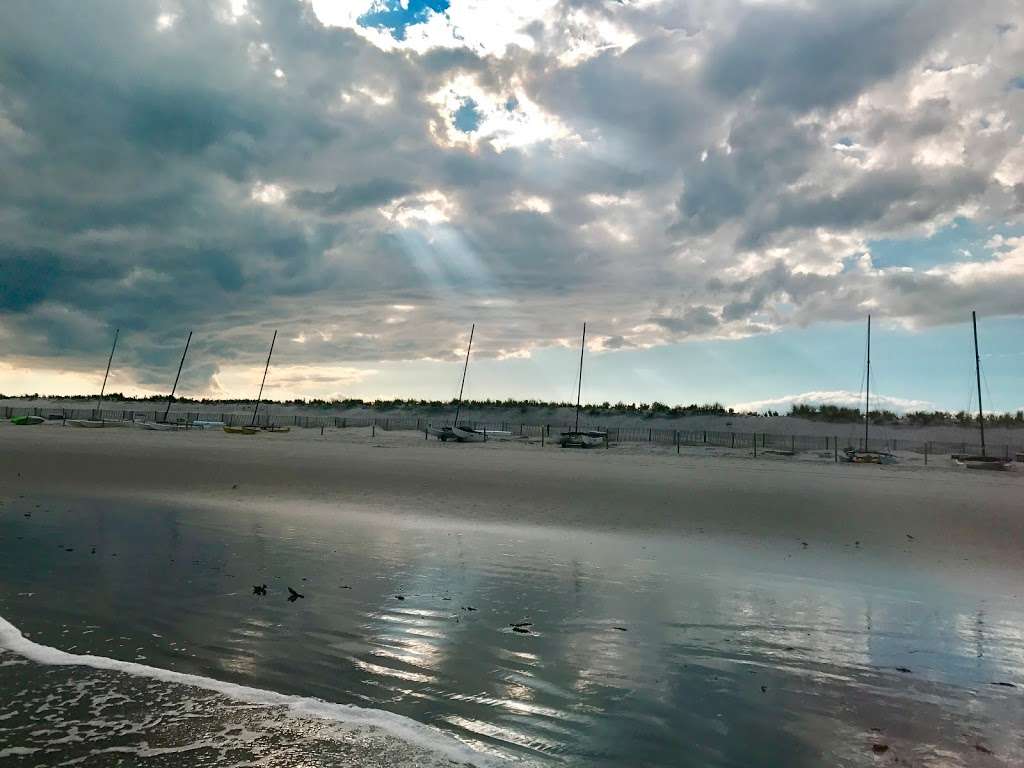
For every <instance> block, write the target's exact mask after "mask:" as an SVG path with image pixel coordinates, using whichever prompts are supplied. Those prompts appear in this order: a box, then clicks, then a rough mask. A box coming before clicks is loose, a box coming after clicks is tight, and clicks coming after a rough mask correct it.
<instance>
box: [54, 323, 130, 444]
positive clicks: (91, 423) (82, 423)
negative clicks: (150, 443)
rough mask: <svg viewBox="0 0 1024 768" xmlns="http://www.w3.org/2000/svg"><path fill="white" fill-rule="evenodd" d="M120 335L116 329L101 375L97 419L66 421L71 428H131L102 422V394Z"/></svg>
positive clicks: (115, 422)
mask: <svg viewBox="0 0 1024 768" xmlns="http://www.w3.org/2000/svg"><path fill="white" fill-rule="evenodd" d="M120 335H121V329H120V328H117V329H115V330H114V344H113V346H112V347H111V348H110V357H108V358H107V372H106V373H104V374H103V386H102V387H100V397H99V399H98V400H97V401H96V411H97V412H98V413H99V418H98V419H68V422H67V423H68V424H70V425H71V426H73V427H87V428H90V429H98V428H101V427H128V426H131V422H127V421H104V419H103V394H104V392H106V391H107V378H108V377H109V376H110V363H111V362H112V361H113V359H114V350H115V349H117V338H118V336H120Z"/></svg>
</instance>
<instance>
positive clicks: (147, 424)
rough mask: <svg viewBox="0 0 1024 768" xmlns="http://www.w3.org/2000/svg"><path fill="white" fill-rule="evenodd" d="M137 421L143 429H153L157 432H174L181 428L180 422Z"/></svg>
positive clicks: (137, 424)
mask: <svg viewBox="0 0 1024 768" xmlns="http://www.w3.org/2000/svg"><path fill="white" fill-rule="evenodd" d="M135 423H136V426H139V427H141V428H142V429H151V430H154V431H156V432H173V431H174V430H176V429H179V428H180V425H178V424H168V423H167V422H162V421H137V422H135Z"/></svg>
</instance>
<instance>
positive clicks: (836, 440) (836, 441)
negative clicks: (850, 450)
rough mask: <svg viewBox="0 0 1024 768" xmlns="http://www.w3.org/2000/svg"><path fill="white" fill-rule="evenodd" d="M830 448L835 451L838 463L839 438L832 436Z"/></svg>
mask: <svg viewBox="0 0 1024 768" xmlns="http://www.w3.org/2000/svg"><path fill="white" fill-rule="evenodd" d="M832 450H833V451H834V452H835V455H836V464H838V463H839V438H838V437H833V438H832Z"/></svg>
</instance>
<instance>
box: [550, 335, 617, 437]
mask: <svg viewBox="0 0 1024 768" xmlns="http://www.w3.org/2000/svg"><path fill="white" fill-rule="evenodd" d="M586 348H587V324H586V323H583V341H582V342H581V343H580V371H579V380H578V382H577V384H576V424H575V426H574V427H573V428H572V431H570V432H563V433H562V434H561V435H560V436H559V439H558V442H559V444H560V445H561V446H562V447H563V448H601V447H606V446H607V445H608V433H607V432H604V431H600V430H593V429H590V430H586V429H585V430H582V431H580V397H581V395H582V394H583V353H584V351H585V350H586Z"/></svg>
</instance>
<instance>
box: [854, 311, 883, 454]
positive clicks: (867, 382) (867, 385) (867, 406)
mask: <svg viewBox="0 0 1024 768" xmlns="http://www.w3.org/2000/svg"><path fill="white" fill-rule="evenodd" d="M870 429H871V315H868V354H867V375H866V376H865V377H864V447H863V449H857V448H854V447H852V446H850V447H848V448H846V449H845V450H844V451H843V453H844V454H845V455H846V460H847V461H849V462H850V463H852V464H893V463H895V462H896V457H895V456H893V455H892V454H891V453H889V452H888V451H872V450H870V449H869V448H868V445H869V443H868V436H869V433H870Z"/></svg>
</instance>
